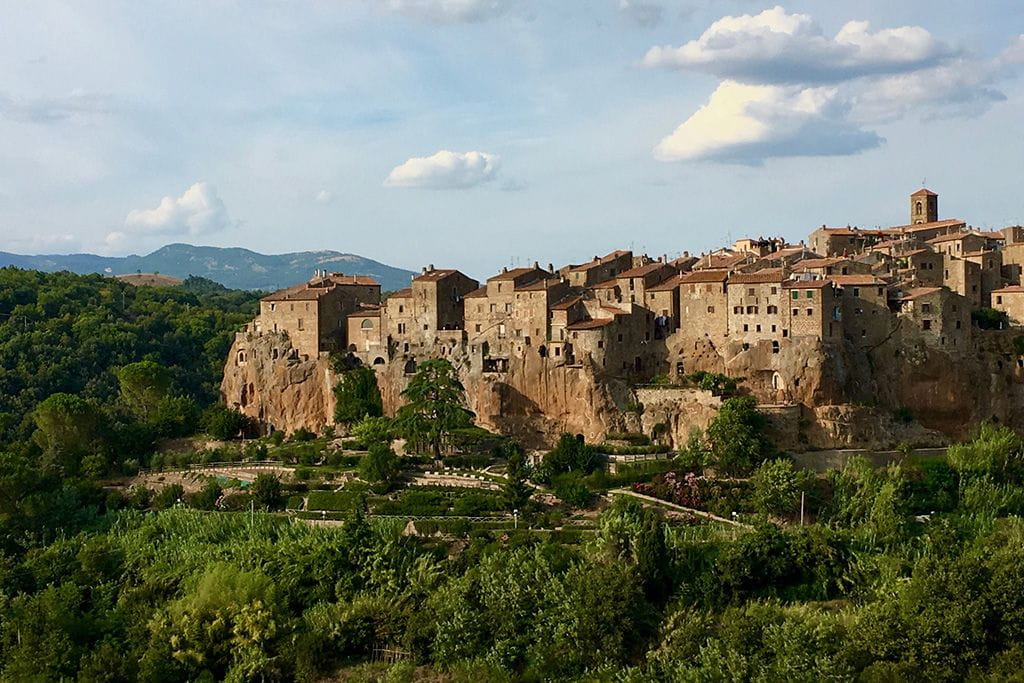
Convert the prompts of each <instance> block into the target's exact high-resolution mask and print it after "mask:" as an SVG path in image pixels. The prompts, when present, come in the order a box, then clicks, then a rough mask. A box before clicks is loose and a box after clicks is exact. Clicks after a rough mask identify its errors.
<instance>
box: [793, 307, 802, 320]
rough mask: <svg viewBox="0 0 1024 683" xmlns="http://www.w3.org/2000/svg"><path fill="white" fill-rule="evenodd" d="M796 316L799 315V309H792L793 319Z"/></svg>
mask: <svg viewBox="0 0 1024 683" xmlns="http://www.w3.org/2000/svg"><path fill="white" fill-rule="evenodd" d="M798 315H800V309H799V308H794V309H793V317H794V318H795V317H797V316H798Z"/></svg>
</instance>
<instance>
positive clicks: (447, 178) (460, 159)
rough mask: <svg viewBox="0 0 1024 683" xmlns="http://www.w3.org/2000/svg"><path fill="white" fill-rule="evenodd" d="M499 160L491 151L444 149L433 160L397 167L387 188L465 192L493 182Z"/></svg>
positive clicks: (420, 159) (390, 177)
mask: <svg viewBox="0 0 1024 683" xmlns="http://www.w3.org/2000/svg"><path fill="white" fill-rule="evenodd" d="M497 173H498V157H497V156H495V155H494V154H488V153H487V152H476V151H473V152H450V151H448V150H441V151H440V152H437V153H436V154H434V155H432V156H429V157H413V158H412V159H409V160H408V161H406V162H405V163H403V164H401V165H399V166H396V167H395V168H394V169H392V170H391V173H389V174H388V177H387V178H386V179H385V180H384V185H385V186H387V187H422V188H428V189H433V190H442V189H462V188H467V187H473V186H475V185H479V184H481V183H486V182H488V181H490V180H493V179H494V178H495V177H496V175H497Z"/></svg>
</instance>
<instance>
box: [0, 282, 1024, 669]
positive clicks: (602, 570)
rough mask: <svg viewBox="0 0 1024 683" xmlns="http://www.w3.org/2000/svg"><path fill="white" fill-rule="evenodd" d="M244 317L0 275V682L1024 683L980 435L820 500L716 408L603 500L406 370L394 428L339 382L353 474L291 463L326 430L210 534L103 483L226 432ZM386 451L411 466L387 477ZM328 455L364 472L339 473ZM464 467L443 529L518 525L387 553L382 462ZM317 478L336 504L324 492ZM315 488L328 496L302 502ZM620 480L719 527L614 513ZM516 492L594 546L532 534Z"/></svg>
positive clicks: (1012, 510)
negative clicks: (408, 448)
mask: <svg viewBox="0 0 1024 683" xmlns="http://www.w3.org/2000/svg"><path fill="white" fill-rule="evenodd" d="M255 298H256V297H255V295H253V294H251V293H244V292H231V291H226V290H223V289H221V288H218V287H216V286H211V285H210V283H208V282H205V283H204V282H200V281H189V282H187V283H186V285H185V286H183V287H181V288H172V289H152V288H133V287H130V286H128V285H124V284H122V283H119V282H117V281H115V280H111V279H108V278H103V277H98V276H76V275H70V274H66V273H61V274H41V273H36V272H31V271H20V270H14V269H2V270H0V428H2V430H0V672H2V673H0V678H3V679H4V680H61V679H69V680H70V679H75V680H82V681H134V680H143V681H181V680H209V681H214V680H229V681H273V680H305V681H313V680H396V681H398V680H403V681H404V680H417V679H423V680H434V681H449V680H451V681H469V680H473V681H502V680H527V681H534V680H535V681H540V680H608V681H652V680H656V681H697V680H750V681H777V680H792V681H805V680H806V681H811V680H813V681H818V680H864V681H897V680H940V681H941V680H964V679H974V680H982V679H984V680H988V679H995V680H1019V679H1020V678H1021V676H1022V674H1021V672H1022V671H1024V521H1022V520H1021V518H1020V515H1021V514H1024V441H1022V439H1021V438H1020V437H1019V436H1018V435H1016V434H1014V433H1012V432H1011V431H1009V430H1007V429H1005V428H1003V427H999V426H994V425H982V426H981V427H980V428H979V430H978V433H977V435H976V436H975V438H973V439H972V440H970V441H969V442H967V443H964V444H959V445H956V446H953V447H951V448H950V449H949V451H948V453H947V454H946V456H945V457H944V458H941V459H933V460H926V461H921V462H917V461H913V460H909V461H907V462H906V463H904V464H901V465H891V466H888V467H882V468H873V467H871V466H869V465H868V463H867V462H865V461H860V460H855V461H853V462H851V463H850V464H849V465H848V466H846V467H845V468H844V469H842V470H837V471H831V472H829V473H827V474H824V475H815V474H813V473H810V472H806V471H803V470H800V469H799V468H797V467H795V466H794V465H793V464H792V462H791V461H790V460H788V459H787V458H786V457H785V455H784V454H780V453H776V452H775V451H774V449H773V448H772V445H771V444H770V443H769V442H767V441H766V440H765V438H764V435H763V429H762V427H763V423H761V422H760V421H759V418H758V415H757V414H756V411H755V410H754V407H753V403H752V401H751V400H749V399H746V398H745V397H742V396H735V397H730V398H729V399H727V400H726V401H725V408H724V409H723V411H722V413H721V414H720V415H719V418H716V420H715V421H714V422H713V423H712V425H711V427H709V429H708V430H707V433H706V434H702V435H696V434H695V435H694V438H693V439H692V440H691V443H689V444H687V446H686V447H685V448H684V449H682V450H681V451H680V452H678V453H672V454H669V455H671V456H672V457H671V458H670V459H668V460H661V461H658V462H660V463H664V465H663V466H659V468H658V470H657V471H654V470H652V471H648V472H640V471H638V472H637V473H636V476H632V478H631V479H630V478H628V477H627V476H626V475H615V476H617V477H619V479H618V480H615V481H611V479H610V475H608V474H606V473H605V472H603V470H602V469H601V462H600V457H599V453H598V449H596V448H594V447H593V446H592V445H589V444H583V443H581V442H580V441H579V440H578V439H575V438H574V437H572V436H570V435H566V436H565V437H563V439H562V440H561V441H560V442H559V444H558V445H557V447H556V448H554V449H553V450H552V451H551V452H550V453H548V454H547V455H546V456H545V457H544V459H543V461H542V462H541V464H540V465H537V466H531V465H530V464H529V463H527V462H526V461H525V459H524V458H523V454H522V451H521V449H519V448H518V447H517V446H516V444H514V442H511V441H509V440H507V439H501V438H497V437H494V438H492V437H491V436H489V435H486V434H481V433H480V431H481V430H475V428H473V427H472V415H471V414H470V413H468V411H465V410H464V409H461V408H459V407H458V391H459V385H458V382H457V378H455V377H454V376H452V373H451V372H450V366H449V367H447V368H446V367H445V364H444V363H443V362H440V363H422V364H421V368H420V370H419V371H418V372H417V375H416V377H415V378H414V379H413V381H412V382H411V383H410V388H409V389H407V390H406V394H405V396H406V400H407V402H408V405H407V408H406V409H403V411H401V412H400V413H399V414H398V415H397V416H396V417H395V419H393V420H390V419H388V418H384V417H382V416H381V415H380V412H381V410H380V402H379V396H377V395H376V393H375V390H374V384H373V382H372V381H370V378H372V373H371V374H370V375H367V374H366V373H365V372H364V371H362V370H360V369H358V368H356V369H354V370H350V371H347V372H342V379H341V381H340V382H339V386H338V390H337V392H338V396H339V415H338V419H339V423H341V426H345V427H347V428H348V433H349V435H350V436H349V437H348V438H350V439H353V440H355V441H358V442H360V443H359V444H358V448H355V449H354V451H352V450H345V451H339V452H338V454H337V455H336V456H331V457H334V460H330V458H329V457H328V456H327V455H323V454H322V453H321V452H320V451H319V450H317V449H319V448H321V446H320V445H317V446H316V447H315V448H314V447H313V446H312V444H329V443H333V439H334V435H333V434H330V435H327V436H323V435H311V434H295V435H291V436H290V437H289V438H288V440H287V441H285V440H284V438H283V435H275V436H274V437H272V438H271V437H267V438H263V439H258V440H254V441H251V442H250V443H248V444H247V445H245V446H243V445H241V444H240V443H239V444H238V445H237V447H235V450H234V451H231V452H234V453H237V454H238V456H239V457H240V458H241V457H243V456H244V455H245V454H246V453H248V452H249V451H247V450H246V449H254V450H253V454H254V456H255V457H261V458H262V457H266V455H267V453H268V452H269V453H271V454H272V455H274V454H276V456H275V457H280V458H281V459H286V458H289V457H293V458H294V459H295V462H296V467H295V470H294V471H295V479H296V480H299V481H296V482H293V483H290V484H288V486H291V487H292V489H291V490H284V489H283V488H282V487H283V486H284V485H283V484H282V482H281V481H279V480H278V479H275V478H274V477H270V476H267V475H262V476H261V477H260V478H258V479H257V481H256V482H255V484H254V485H253V486H252V487H251V489H250V490H249V491H248V492H247V493H246V494H244V495H246V496H248V498H246V500H247V501H248V503H249V504H248V505H243V506H237V505H236V506H234V508H232V509H226V508H225V506H223V505H219V504H214V501H215V500H217V499H219V500H223V498H224V496H223V495H222V492H221V491H219V484H218V483H217V482H215V481H213V480H211V481H210V482H208V486H205V487H204V488H203V489H201V490H198V491H196V492H194V493H190V494H187V495H183V489H181V488H180V487H179V488H178V489H172V487H171V486H167V487H166V488H165V490H163V491H157V492H155V495H154V496H152V497H150V495H149V494H148V493H143V492H142V491H141V490H139V489H138V488H133V489H130V490H122V489H119V488H118V487H119V486H120V485H121V483H123V481H124V480H125V479H126V478H127V477H131V476H134V475H136V474H137V473H138V472H139V471H140V469H142V468H146V467H154V466H156V464H155V463H156V460H157V458H166V457H167V456H166V455H165V454H164V452H163V451H164V450H165V444H166V443H167V442H168V441H169V440H174V439H179V440H180V439H184V438H188V437H191V436H193V435H195V434H198V433H206V434H208V435H212V436H217V437H220V439H222V440H223V441H224V442H225V443H229V442H230V440H231V439H232V438H233V437H235V436H236V435H237V434H244V433H245V431H246V429H247V425H246V424H245V422H244V420H241V419H240V417H239V416H237V415H236V414H232V413H230V412H229V411H226V410H225V409H223V408H221V407H219V406H218V405H217V393H216V387H217V384H218V382H219V379H220V372H221V367H222V363H223V360H224V357H225V354H226V352H227V349H228V346H229V344H230V340H231V335H232V334H233V333H234V330H236V329H237V328H238V327H239V326H240V324H241V323H242V322H244V321H245V320H247V319H248V318H249V317H250V316H251V314H252V313H253V311H254V309H255V306H254V302H255ZM733 389H734V387H730V391H732V390H733ZM397 434H401V435H402V436H403V437H404V438H405V439H406V441H407V442H409V443H413V444H416V445H417V447H418V449H419V450H418V452H417V453H415V454H413V455H411V456H408V457H404V458H398V457H397V456H396V455H395V453H394V451H393V450H392V448H391V443H392V440H393V438H394V436H395V435H397ZM630 438H633V437H630ZM318 439H319V440H318ZM253 444H255V446H253ZM458 444H473V445H472V446H465V447H464V450H467V451H468V450H473V449H476V450H477V451H480V454H477V455H472V454H470V455H467V454H466V453H460V452H457V451H458V447H457V446H458ZM323 448H327V446H326V445H324V446H323ZM339 448H340V447H339ZM345 448H346V449H347V448H348V445H345ZM619 448H620V449H625V450H626V451H629V448H630V446H628V445H627V446H619ZM643 449H646V450H647V451H650V452H654V451H657V450H659V449H658V448H656V446H655V445H653V444H646V443H645V444H643V445H638V446H636V447H635V448H634V450H635V451H636V452H641V451H642V450H643ZM229 450H230V447H228V446H224V447H222V450H221V451H220V452H218V453H216V454H215V456H211V457H217V458H223V457H227V456H226V455H225V453H228V451H229ZM603 450H604V451H605V452H611V450H612V449H610V448H605V449H603ZM485 451H486V453H484V452H485ZM348 452H359V453H361V455H359V456H358V457H357V458H354V460H353V462H352V463H347V461H346V458H348V457H350V456H347V455H344V453H348ZM323 453H327V451H323ZM473 457H483V458H489V459H490V461H491V462H500V463H501V467H502V471H503V473H504V479H502V482H503V483H502V484H501V486H500V489H499V490H496V492H494V493H493V494H483V493H474V494H472V495H473V496H476V498H471V497H470V496H461V497H459V498H457V499H456V500H455V502H454V503H453V507H454V508H456V509H459V506H462V508H461V509H463V510H471V509H472V512H469V513H467V514H465V515H463V517H466V518H469V517H471V516H477V517H479V516H481V515H483V514H485V513H482V512H480V510H485V511H486V510H490V509H491V507H501V508H503V509H505V510H513V509H514V511H515V514H516V515H521V518H520V517H518V516H517V518H516V522H515V524H514V526H508V525H506V526H503V527H502V528H500V529H493V528H491V529H489V528H485V527H483V526H479V527H472V528H468V529H466V530H464V532H460V533H446V534H442V533H438V534H419V535H416V534H409V533H406V532H407V527H406V525H405V523H404V521H403V520H402V519H401V518H400V517H401V514H394V513H396V512H403V513H404V512H408V511H410V510H412V509H413V508H412V507H411V503H410V501H411V500H412V498H411V493H409V492H408V490H411V488H412V487H408V490H407V489H406V488H404V487H403V485H402V483H401V479H402V477H403V476H406V475H408V474H409V472H410V471H412V470H410V469H409V468H410V467H412V466H411V465H409V464H408V463H414V462H422V463H423V466H422V467H423V469H424V470H425V469H426V468H431V467H436V465H434V464H433V463H434V462H436V461H437V460H444V461H446V462H448V463H449V464H450V465H453V466H454V465H455V464H456V463H457V462H463V463H468V462H470V460H471V458H473ZM459 458H461V459H462V460H461V461H459V460H458V459H459ZM348 464H351V465H352V466H351V467H348ZM708 470H716V471H717V472H718V473H719V477H718V478H717V479H715V478H709V477H708V476H706V471H708ZM417 471H418V470H417ZM318 472H319V474H318ZM403 472H404V474H403ZM341 474H344V475H345V477H349V475H352V476H353V477H355V478H354V479H351V478H347V479H346V480H345V481H346V483H345V484H344V488H343V489H342V490H341V491H340V492H337V491H335V490H334V489H338V488H342V487H341V486H339V485H337V482H338V481H340V480H339V479H332V477H335V476H340V475H341ZM317 476H322V477H324V478H325V481H330V482H331V485H330V486H329V487H325V488H324V490H322V491H314V490H313V489H312V488H311V486H310V483H309V482H310V481H312V480H313V479H312V478H315V477H317ZM708 482H710V483H708ZM620 485H626V486H632V489H633V490H634V491H638V492H640V493H642V494H643V495H645V496H648V497H650V498H662V499H665V500H672V501H674V502H675V503H678V504H679V505H677V507H680V506H685V507H686V508H695V509H696V508H700V509H709V510H718V511H719V512H722V513H727V511H728V510H737V511H739V513H740V514H739V515H738V516H737V517H738V520H739V521H736V522H733V523H731V524H727V523H710V522H706V521H704V520H703V518H699V517H681V516H680V515H678V514H673V511H672V510H670V509H666V508H662V507H659V506H657V505H648V504H646V503H644V502H642V500H641V499H639V498H632V497H628V496H621V495H620V496H617V497H613V496H611V495H609V491H611V490H612V489H613V488H614V487H616V486H620ZM303 487H305V488H306V489H308V490H307V491H306V492H305V493H303ZM535 487H536V488H535ZM347 490H351V491H352V492H353V496H352V497H351V500H353V501H354V503H353V504H352V505H351V506H350V508H349V509H347V510H346V511H345V512H344V513H340V512H339V513H338V522H339V523H337V524H335V525H328V524H318V525H314V524H310V523H309V520H304V519H303V518H302V516H301V515H300V514H286V513H285V512H283V511H282V512H279V511H278V510H280V509H281V508H283V507H284V506H285V503H284V500H285V499H286V497H287V495H288V494H289V493H294V497H296V498H303V499H304V500H305V503H306V505H307V506H308V505H309V504H310V503H311V502H312V500H313V498H314V497H319V498H321V499H325V500H326V499H328V498H329V497H330V496H334V495H341V494H343V493H344V492H345V491H347ZM207 492H209V495H207ZM541 493H543V495H544V496H551V495H554V496H555V497H556V498H558V499H561V500H562V501H563V503H564V502H565V501H570V500H571V501H572V503H571V505H570V506H569V507H570V508H572V509H578V510H582V511H583V514H585V515H589V519H591V520H593V524H592V525H591V526H589V527H586V528H584V527H581V529H583V530H582V531H580V532H577V533H574V534H568V533H564V532H562V531H560V530H558V529H556V528H555V527H554V525H550V524H548V525H547V526H546V522H545V520H548V521H550V519H551V517H552V515H553V514H554V513H552V512H550V511H545V510H546V509H545V508H544V506H543V505H542V503H540V502H538V500H537V498H539V497H540V495H541ZM314 494H316V496H314ZM460 495H461V494H460ZM443 498H444V496H443V495H442V494H441V493H436V494H433V498H430V499H429V501H428V496H426V495H425V494H419V497H418V498H417V499H416V500H417V501H419V503H418V504H419V505H421V506H425V505H426V504H427V502H430V501H432V502H430V504H432V505H433V504H436V503H437V501H438V500H441V499H443ZM801 499H803V500H805V501H806V515H805V516H803V517H802V516H801V512H800V504H799V501H800V500H801ZM467 500H468V501H469V502H467ZM425 501H426V502H425ZM716 501H717V502H716ZM402 505H405V507H401V506H402ZM489 505H490V506H491V507H488V506H489ZM716 505H718V507H716ZM474 506H475V507H474ZM382 511H390V512H391V513H392V514H381V512H382ZM419 511H420V512H423V511H422V510H419ZM434 513H437V514H440V508H438V509H437V510H433V511H432V514H434ZM319 516H320V517H322V518H323V519H324V520H327V519H329V518H328V515H327V512H326V510H324V512H323V514H322V515H319ZM314 517H316V516H314ZM314 521H315V520H314ZM520 522H522V523H520ZM461 523H463V524H464V525H465V524H468V523H467V522H464V521H463V522H461ZM547 527H551V528H547Z"/></svg>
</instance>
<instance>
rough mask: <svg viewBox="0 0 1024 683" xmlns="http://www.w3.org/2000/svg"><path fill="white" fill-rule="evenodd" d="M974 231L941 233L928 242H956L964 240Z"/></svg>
mask: <svg viewBox="0 0 1024 683" xmlns="http://www.w3.org/2000/svg"><path fill="white" fill-rule="evenodd" d="M971 234H973V233H970V232H951V233H947V234H945V235H939V236H938V237H933V238H931V239H930V240H928V244H938V243H940V242H954V241H956V240H962V239H963V238H965V237H968V236H970V235H971Z"/></svg>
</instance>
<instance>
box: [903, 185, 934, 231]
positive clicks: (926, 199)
mask: <svg viewBox="0 0 1024 683" xmlns="http://www.w3.org/2000/svg"><path fill="white" fill-rule="evenodd" d="M937 220H939V195H937V194H935V193H934V192H932V191H931V190H929V189H927V188H924V187H922V188H921V189H920V190H918V191H917V192H915V193H913V194H912V195H910V223H911V224H912V225H913V224H918V223H934V222H935V221H937Z"/></svg>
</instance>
